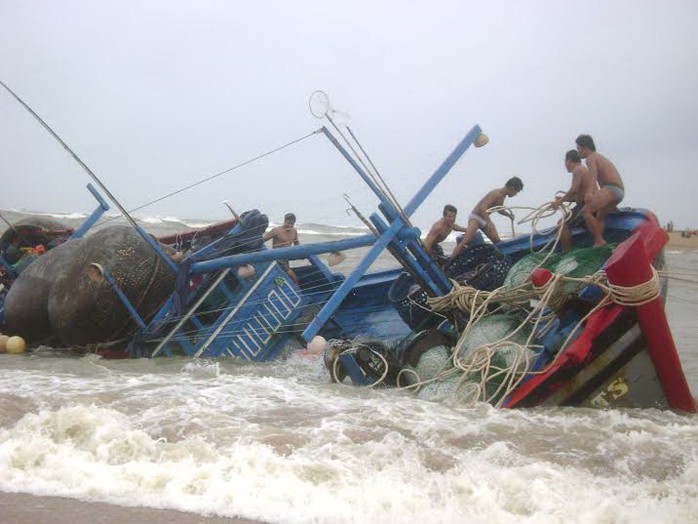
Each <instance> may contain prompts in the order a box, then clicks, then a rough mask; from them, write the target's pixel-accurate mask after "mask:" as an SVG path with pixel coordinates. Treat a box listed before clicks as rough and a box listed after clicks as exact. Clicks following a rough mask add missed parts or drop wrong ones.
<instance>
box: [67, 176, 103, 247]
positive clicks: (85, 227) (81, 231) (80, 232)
mask: <svg viewBox="0 0 698 524" xmlns="http://www.w3.org/2000/svg"><path fill="white" fill-rule="evenodd" d="M87 189H88V191H89V192H90V193H92V196H93V197H95V200H96V201H97V203H98V204H99V205H98V206H97V208H96V209H95V210H94V211H93V212H92V214H91V215H90V216H89V217H87V218H86V219H85V221H84V222H83V223H82V225H81V226H80V227H79V228H78V229H76V230H75V231H74V232H73V234H72V235H71V236H70V238H82V237H83V236H85V233H87V231H89V229H90V228H91V227H92V226H94V225H95V224H96V223H97V221H98V220H99V219H100V218H102V215H103V214H104V213H105V212H107V211H109V204H108V203H107V201H106V200H104V198H102V195H100V194H99V192H98V191H97V190H96V189H95V188H94V186H93V185H92V184H87Z"/></svg>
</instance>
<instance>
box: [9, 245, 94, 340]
mask: <svg viewBox="0 0 698 524" xmlns="http://www.w3.org/2000/svg"><path fill="white" fill-rule="evenodd" d="M82 243H83V240H81V239H77V240H69V241H67V242H64V243H63V244H61V245H59V246H57V247H55V248H54V249H52V250H51V251H49V252H48V253H46V254H44V255H42V256H40V257H38V258H37V259H36V260H35V261H34V262H33V263H32V264H31V265H29V266H28V267H27V268H26V269H25V270H24V271H22V273H21V274H20V275H19V276H18V277H17V279H16V280H15V281H14V283H13V284H12V287H11V288H10V291H9V292H8V294H7V297H6V298H5V322H6V323H7V328H6V329H7V332H8V333H13V334H17V335H21V336H23V337H24V338H25V339H26V340H27V341H28V342H30V343H31V342H35V341H39V340H42V339H45V338H49V337H51V336H52V335H53V331H52V329H51V322H50V320H49V308H48V303H49V295H50V293H51V289H52V288H53V286H54V284H55V283H56V281H57V280H59V279H60V278H61V276H62V275H64V274H65V272H66V270H67V268H68V266H69V265H70V264H71V262H72V260H73V257H75V256H76V254H77V252H78V250H79V248H80V246H81V244H82Z"/></svg>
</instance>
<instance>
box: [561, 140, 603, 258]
mask: <svg viewBox="0 0 698 524" xmlns="http://www.w3.org/2000/svg"><path fill="white" fill-rule="evenodd" d="M565 169H567V172H568V173H570V174H571V175H572V184H571V185H570V188H569V189H568V190H567V192H566V193H565V194H564V195H561V196H559V197H556V198H555V200H553V202H552V204H551V205H552V208H553V209H557V208H559V207H560V205H561V204H562V203H563V202H574V203H575V206H574V207H573V208H572V212H571V214H570V216H569V217H568V218H567V220H561V221H560V228H561V232H560V244H561V245H562V249H563V250H564V251H569V250H570V249H572V228H573V227H575V226H578V225H580V224H581V223H582V221H585V222H586V224H587V227H588V228H589V230H590V231H592V228H593V227H594V225H595V224H591V225H590V224H589V221H591V220H593V221H596V218H594V216H593V215H584V214H583V212H582V211H583V209H584V205H585V202H586V201H587V200H590V199H591V198H592V197H593V196H594V194H596V192H597V191H598V190H599V189H598V184H597V182H596V177H595V176H594V175H593V173H592V172H591V171H589V170H588V169H587V168H586V167H584V166H583V165H582V159H581V157H580V156H579V153H578V152H577V151H576V150H574V149H571V150H569V151H567V153H566V154H565Z"/></svg>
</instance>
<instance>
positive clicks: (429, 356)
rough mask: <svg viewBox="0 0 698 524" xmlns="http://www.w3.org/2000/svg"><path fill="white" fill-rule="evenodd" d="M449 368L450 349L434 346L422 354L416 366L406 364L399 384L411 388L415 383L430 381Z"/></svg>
mask: <svg viewBox="0 0 698 524" xmlns="http://www.w3.org/2000/svg"><path fill="white" fill-rule="evenodd" d="M450 367H451V348H449V347H447V346H443V345H439V346H434V347H433V348H430V349H428V350H426V351H425V352H424V353H422V355H421V356H420V357H419V361H418V362H417V365H416V366H414V367H412V366H410V365H409V364H406V365H404V366H403V367H402V369H403V370H405V372H404V373H403V374H402V376H401V379H400V383H401V384H406V385H409V386H411V385H413V384H416V383H417V382H424V381H426V380H431V379H432V378H434V377H435V376H436V375H438V374H439V373H440V372H441V371H443V370H444V369H447V368H450Z"/></svg>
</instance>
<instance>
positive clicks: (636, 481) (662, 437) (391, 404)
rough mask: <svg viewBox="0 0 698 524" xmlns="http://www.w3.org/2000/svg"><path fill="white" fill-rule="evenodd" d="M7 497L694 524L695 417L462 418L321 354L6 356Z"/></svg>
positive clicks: (346, 519) (263, 511) (272, 517)
mask: <svg viewBox="0 0 698 524" xmlns="http://www.w3.org/2000/svg"><path fill="white" fill-rule="evenodd" d="M1 360H2V362H0V364H2V367H0V369H2V371H0V394H2V395H4V397H3V398H8V397H7V395H13V397H12V398H10V400H9V401H10V402H12V403H13V405H15V404H20V405H22V401H21V399H25V398H26V399H30V398H31V399H32V402H31V403H29V404H27V407H26V410H27V411H26V412H25V413H24V414H23V415H21V416H19V417H18V418H16V420H15V421H14V422H11V423H7V422H5V421H3V424H2V429H0V489H1V490H5V491H25V492H30V493H36V494H52V495H62V496H69V497H76V498H80V499H83V500H100V501H107V502H112V503H117V504H124V505H147V506H154V507H166V508H175V509H180V510H185V511H192V512H197V513H210V512H213V513H216V514H219V515H226V516H234V515H236V516H243V517H247V518H252V519H259V520H264V521H267V522H287V523H307V522H318V523H320V522H322V523H354V522H356V523H358V522H362V523H363V522H395V523H400V522H406V523H407V522H409V523H412V522H421V521H424V522H444V523H450V522H454V523H456V522H458V523H460V522H483V523H485V522H488V523H489V522H532V521H538V522H561V523H562V522H590V523H591V522H639V523H650V522H652V523H655V522H690V519H691V518H692V515H694V512H695V511H696V509H698V507H697V506H696V500H698V499H697V498H696V495H698V492H697V491H698V490H697V489H696V486H697V485H698V483H697V482H696V480H697V477H698V422H697V421H696V420H695V418H691V417H680V416H677V415H674V414H672V413H664V412H659V411H653V410H648V411H644V412H639V411H627V412H620V411H591V410H572V409H549V410H530V411H506V410H504V411H498V410H495V409H493V408H491V407H490V406H487V405H478V406H476V407H475V408H471V409H453V408H449V407H446V406H442V405H439V404H435V403H430V402H424V401H420V400H417V399H415V398H414V397H413V396H411V395H409V394H406V393H403V392H398V391H375V390H366V389H359V388H350V387H347V386H342V385H332V384H329V383H327V376H326V374H325V375H323V374H321V373H319V372H320V371H321V370H322V362H321V359H317V358H312V357H301V356H300V355H295V356H293V357H291V358H290V359H288V360H286V361H283V362H277V363H274V364H271V365H262V364H241V363H231V362H227V361H226V362H211V361H203V362H198V361H182V360H179V361H177V360H167V359H162V360H150V361H148V360H143V361H122V362H109V361H104V360H101V359H96V358H94V357H91V358H83V359H76V360H71V359H55V358H39V357H35V358H33V359H22V360H24V362H23V363H22V364H18V363H17V362H21V361H20V360H17V358H16V357H14V358H13V357H10V356H4V357H3V358H2V359H1Z"/></svg>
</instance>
